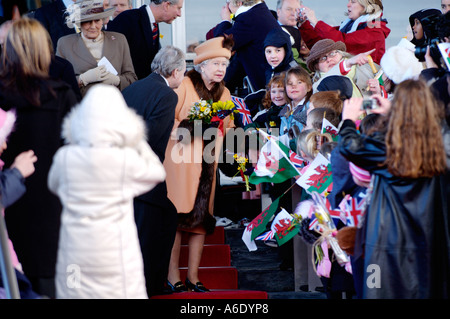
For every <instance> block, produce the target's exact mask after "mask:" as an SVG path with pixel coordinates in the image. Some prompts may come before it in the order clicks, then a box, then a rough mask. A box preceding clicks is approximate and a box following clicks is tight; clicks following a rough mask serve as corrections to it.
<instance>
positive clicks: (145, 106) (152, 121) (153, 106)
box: [122, 73, 178, 204]
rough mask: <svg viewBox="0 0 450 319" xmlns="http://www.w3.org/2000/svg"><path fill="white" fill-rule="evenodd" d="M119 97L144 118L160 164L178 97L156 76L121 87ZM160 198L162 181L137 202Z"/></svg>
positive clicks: (162, 195) (149, 141)
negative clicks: (122, 97) (122, 88)
mask: <svg viewBox="0 0 450 319" xmlns="http://www.w3.org/2000/svg"><path fill="white" fill-rule="evenodd" d="M122 94H123V96H124V98H125V101H126V102H127V105H128V106H129V107H131V108H133V109H135V110H136V112H137V113H138V114H139V115H141V116H142V117H143V118H144V121H145V123H146V126H147V140H148V143H149V144H150V147H151V148H152V150H153V151H154V152H155V154H156V155H157V156H158V157H159V159H160V161H161V163H162V162H164V156H165V152H166V147H167V143H168V141H169V137H170V133H171V132H172V128H173V123H174V121H175V107H176V106H177V103H178V95H177V94H176V93H175V91H174V90H173V89H171V88H170V87H169V86H168V85H167V84H166V81H165V80H164V79H163V78H162V76H161V75H159V74H156V73H152V74H150V75H149V76H148V77H146V78H145V79H142V80H139V81H137V82H134V83H133V84H131V85H130V86H128V87H127V88H125V89H124V90H123V91H122ZM164 197H167V188H166V183H165V182H163V183H160V184H158V185H157V186H156V187H155V188H154V189H152V190H151V191H150V192H148V193H145V194H143V195H141V196H139V198H140V199H141V200H145V201H147V202H152V203H156V204H157V203H159V202H160V201H161V199H162V198H164Z"/></svg>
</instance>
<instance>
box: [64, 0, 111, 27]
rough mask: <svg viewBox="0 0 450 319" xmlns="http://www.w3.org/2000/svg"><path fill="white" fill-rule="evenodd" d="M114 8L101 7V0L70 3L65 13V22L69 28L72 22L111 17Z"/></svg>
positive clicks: (78, 22) (77, 23) (77, 22)
mask: <svg viewBox="0 0 450 319" xmlns="http://www.w3.org/2000/svg"><path fill="white" fill-rule="evenodd" d="M114 10H115V8H114V7H111V8H107V9H105V8H104V7H103V0H83V1H78V2H75V3H74V4H71V5H70V6H69V7H68V8H67V10H66V13H67V14H68V15H67V17H66V24H67V26H68V27H69V28H71V29H72V28H73V27H74V24H76V25H79V24H80V23H82V22H88V21H93V20H98V19H104V18H107V17H111V16H112V15H113V13H114Z"/></svg>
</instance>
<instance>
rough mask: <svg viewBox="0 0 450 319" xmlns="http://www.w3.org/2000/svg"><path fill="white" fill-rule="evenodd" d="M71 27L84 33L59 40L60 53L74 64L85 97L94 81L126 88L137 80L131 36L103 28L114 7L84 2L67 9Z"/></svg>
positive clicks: (58, 52)
mask: <svg viewBox="0 0 450 319" xmlns="http://www.w3.org/2000/svg"><path fill="white" fill-rule="evenodd" d="M67 13H68V16H67V20H66V23H67V26H68V27H69V28H77V29H79V30H80V33H76V34H69V35H66V36H64V37H62V38H60V39H59V40H58V45H57V49H56V55H57V56H60V57H62V58H65V59H67V60H69V62H70V63H72V65H73V68H74V71H75V75H76V76H77V80H78V85H79V87H80V92H81V94H82V95H83V96H84V95H85V94H86V92H87V90H88V89H89V88H90V87H91V86H93V85H94V84H99V83H102V84H109V85H113V86H115V87H117V88H118V89H120V90H123V89H124V88H126V87H127V86H129V85H130V84H131V83H133V82H135V81H136V80H137V76H136V74H135V72H134V67H133V62H132V60H131V55H130V48H129V46H128V42H127V39H126V38H125V36H124V35H123V34H121V33H117V32H111V31H103V30H102V28H103V20H104V19H105V18H107V17H109V16H112V15H113V13H114V8H108V9H104V8H103V1H101V0H95V1H80V2H76V3H74V4H73V5H71V6H69V8H67Z"/></svg>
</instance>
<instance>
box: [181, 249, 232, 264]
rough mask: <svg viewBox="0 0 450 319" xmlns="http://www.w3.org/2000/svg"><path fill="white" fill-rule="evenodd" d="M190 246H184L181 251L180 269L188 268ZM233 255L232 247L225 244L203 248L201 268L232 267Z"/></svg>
mask: <svg viewBox="0 0 450 319" xmlns="http://www.w3.org/2000/svg"><path fill="white" fill-rule="evenodd" d="M188 258H189V246H188V245H182V246H181V251H180V267H187V266H188ZM230 265H231V253H230V246H229V245H223V244H216V245H211V244H207V245H204V246H203V254H202V259H201V261H200V267H214V266H230Z"/></svg>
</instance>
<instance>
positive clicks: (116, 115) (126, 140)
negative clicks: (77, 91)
mask: <svg viewBox="0 0 450 319" xmlns="http://www.w3.org/2000/svg"><path fill="white" fill-rule="evenodd" d="M62 137H63V138H64V140H65V142H66V143H70V144H80V145H90V146H100V145H108V146H118V147H126V146H128V147H136V146H137V144H138V143H139V142H140V141H142V140H143V139H145V137H146V127H145V122H144V120H143V119H142V117H141V116H139V115H138V114H136V112H135V111H134V110H133V109H131V108H130V107H128V106H127V104H126V102H125V100H124V98H123V96H122V94H121V93H120V91H119V90H118V89H117V88H116V87H114V86H112V85H103V84H98V85H96V86H94V87H92V88H91V89H90V90H89V91H88V93H87V94H86V96H85V97H84V99H83V100H82V101H81V103H80V104H79V105H77V106H75V107H74V108H73V109H72V111H71V112H70V113H69V114H68V115H67V116H66V118H65V119H64V122H63V127H62Z"/></svg>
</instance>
